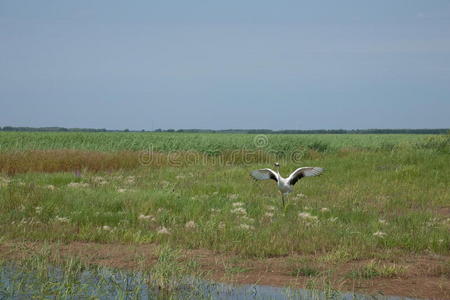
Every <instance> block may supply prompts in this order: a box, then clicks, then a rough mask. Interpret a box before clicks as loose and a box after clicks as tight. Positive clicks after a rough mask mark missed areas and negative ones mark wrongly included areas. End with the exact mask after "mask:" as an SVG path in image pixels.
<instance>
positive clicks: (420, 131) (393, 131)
mask: <svg viewBox="0 0 450 300" xmlns="http://www.w3.org/2000/svg"><path fill="white" fill-rule="evenodd" d="M0 131H30V132H34V131H39V132H190V133H248V134H447V133H449V132H450V129H449V128H435V129H428V128H423V129H376V128H375V129H313V130H297V129H285V130H271V129H223V130H212V129H161V128H158V129H156V130H144V129H142V130H130V129H123V130H110V129H105V128H100V129H99V128H65V127H15V126H4V127H0Z"/></svg>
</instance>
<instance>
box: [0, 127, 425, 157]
mask: <svg viewBox="0 0 450 300" xmlns="http://www.w3.org/2000/svg"><path fill="white" fill-rule="evenodd" d="M425 137H430V136H429V135H419V134H417V135H416V134H385V135H378V134H301V135H300V134H292V135H283V134H270V135H253V134H225V133H154V132H141V133H138V132H108V133H98V132H95V133H88V132H0V151H24V150H54V149H74V150H95V151H126V150H131V151H141V150H149V149H150V150H153V151H162V152H172V151H200V152H205V153H211V154H214V153H217V152H221V151H225V150H236V149H247V150H255V149H259V150H261V149H263V150H265V151H273V152H285V153H291V152H293V151H297V150H299V149H313V150H316V151H318V152H325V151H335V150H338V149H342V148H358V149H372V150H375V149H392V148H393V147H395V146H399V145H404V144H408V143H420V142H422V141H423V139H424V138H425Z"/></svg>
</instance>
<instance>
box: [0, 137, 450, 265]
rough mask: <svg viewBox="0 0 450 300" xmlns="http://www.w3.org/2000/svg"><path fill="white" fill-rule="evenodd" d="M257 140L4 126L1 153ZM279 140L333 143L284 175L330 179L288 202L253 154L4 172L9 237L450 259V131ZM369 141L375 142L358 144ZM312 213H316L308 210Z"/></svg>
mask: <svg viewBox="0 0 450 300" xmlns="http://www.w3.org/2000/svg"><path fill="white" fill-rule="evenodd" d="M253 138H254V137H253V136H251V135H235V134H230V135H225V134H166V133H164V134H156V133H79V134H78V133H0V141H1V145H2V148H1V149H2V150H4V151H6V150H8V151H9V152H11V151H12V150H15V151H22V150H26V149H38V148H39V149H56V148H58V149H59V148H74V149H75V148H76V149H95V150H108V151H113V150H119V149H139V148H140V147H142V146H143V145H145V144H146V143H147V142H154V143H155V144H158V145H159V146H158V147H159V148H161V149H166V150H169V149H171V147H173V148H174V149H175V150H179V149H188V148H189V147H197V148H196V149H199V150H202V151H207V149H208V147H210V146H211V145H217V146H218V148H219V149H220V148H221V149H232V148H243V147H245V145H247V144H251V143H252V140H253ZM268 138H269V144H268V145H269V146H270V145H272V144H273V145H274V147H278V149H282V148H283V147H285V148H286V149H294V148H295V147H298V146H299V145H302V143H306V144H308V143H311V142H312V141H316V142H317V141H319V142H321V143H326V144H327V145H329V146H327V147H329V148H327V150H324V151H323V152H318V151H313V152H311V154H310V155H307V156H304V157H301V158H300V159H299V160H293V159H292V158H291V157H289V156H288V157H286V156H285V157H280V160H281V163H282V170H281V172H282V174H284V175H287V174H288V173H289V172H291V171H292V170H294V169H295V168H296V167H299V166H321V167H324V168H325V169H326V172H325V173H324V174H323V176H320V177H314V178H305V179H302V180H301V181H299V183H297V185H296V187H295V191H294V193H292V194H291V195H290V197H289V201H288V205H287V206H286V207H285V208H283V207H281V201H280V195H279V194H278V191H277V189H276V186H275V184H274V182H272V181H267V182H254V181H253V180H251V179H250V177H249V172H250V171H251V170H253V169H256V168H261V167H270V165H268V163H267V162H258V160H257V159H254V160H250V161H248V162H247V161H246V160H245V159H244V158H245V157H244V158H242V155H241V157H240V158H239V159H238V160H233V159H230V160H228V161H226V160H225V161H221V160H215V159H207V160H200V161H195V160H194V161H191V162H189V163H181V164H174V163H170V162H169V163H166V164H162V165H160V166H158V167H153V166H145V165H144V166H142V165H141V166H139V165H138V166H135V167H133V168H131V169H127V170H120V169H119V170H109V171H101V170H100V171H97V172H93V171H88V170H84V171H83V168H80V169H81V170H82V172H81V176H77V175H76V174H75V173H73V172H55V173H32V172H28V173H22V174H16V175H14V176H7V175H6V174H3V175H1V176H0V240H2V241H8V240H30V241H64V242H68V241H91V242H101V243H117V242H121V243H133V244H136V243H137V244H139V243H153V242H155V243H159V244H162V245H170V246H176V247H182V248H206V249H212V250H215V251H219V252H228V253H236V254H239V255H243V256H252V257H271V256H283V255H289V254H294V253H298V254H321V255H322V260H323V261H324V262H333V263H334V262H339V261H348V260H352V259H358V258H374V257H376V256H377V255H378V254H377V253H380V252H383V251H385V250H391V249H392V250H394V249H395V250H398V251H401V252H404V253H408V254H409V253H430V252H431V253H437V254H444V255H448V254H449V252H450V237H449V235H448V232H449V229H450V220H449V216H447V215H443V214H441V213H439V211H440V209H442V208H445V207H449V205H450V191H449V189H448V182H449V179H450V169H449V168H448V165H449V162H450V156H449V154H448V152H446V150H445V149H446V148H445V147H446V145H447V144H446V143H447V140H446V138H447V137H445V136H438V137H436V136H434V137H433V136H431V137H426V138H425V139H424V138H423V137H420V136H406V135H405V136H403V135H395V136H394V135H388V136H380V135H365V136H363V135H317V136H313V135H310V136H300V135H288V136H282V135H273V136H272V135H270V136H268ZM14 140H15V142H14ZM133 141H134V142H133ZM372 144H373V145H372ZM358 145H359V146H361V147H366V149H365V150H361V149H360V150H354V149H353V148H352V147H355V146H358ZM386 145H392V146H389V147H386ZM269 146H268V147H269ZM331 149H340V150H335V151H334V150H333V151H332V150H331ZM442 149H444V150H442ZM8 151H7V152H8ZM192 153H194V154H195V153H196V152H192ZM266 158H267V157H266ZM81 162H82V161H81ZM32 163H39V161H32ZM0 167H1V166H0ZM81 167H82V166H81ZM0 169H1V168H0ZM236 202H240V203H241V204H236ZM239 207H240V208H239ZM324 208H326V209H324ZM302 212H307V213H309V214H311V215H312V216H315V217H316V220H315V221H311V220H307V219H304V218H301V217H299V213H302Z"/></svg>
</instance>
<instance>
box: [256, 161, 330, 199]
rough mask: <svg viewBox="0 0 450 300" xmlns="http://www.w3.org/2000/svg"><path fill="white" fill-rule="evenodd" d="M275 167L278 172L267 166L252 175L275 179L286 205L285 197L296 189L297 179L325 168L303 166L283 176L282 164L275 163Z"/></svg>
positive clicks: (262, 178) (258, 178)
mask: <svg viewBox="0 0 450 300" xmlns="http://www.w3.org/2000/svg"><path fill="white" fill-rule="evenodd" d="M275 167H276V168H277V171H276V172H275V171H274V170H272V169H268V168H266V169H259V170H254V171H252V173H251V175H252V176H253V178H255V179H257V180H266V179H273V180H275V181H276V182H277V185H278V189H279V190H280V192H281V201H282V202H283V206H284V197H285V196H286V195H287V194H289V193H290V192H292V190H293V189H294V184H296V183H297V181H299V180H300V179H302V178H303V177H309V176H317V175H320V174H321V173H322V172H323V170H324V169H323V168H319V167H302V168H298V169H297V170H295V171H294V172H292V173H291V175H289V177H288V178H283V177H282V176H281V175H280V164H279V163H275Z"/></svg>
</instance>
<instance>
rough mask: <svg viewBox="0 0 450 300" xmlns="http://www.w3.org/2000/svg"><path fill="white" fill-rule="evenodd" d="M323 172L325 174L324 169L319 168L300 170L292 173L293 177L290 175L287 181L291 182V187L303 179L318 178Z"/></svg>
mask: <svg viewBox="0 0 450 300" xmlns="http://www.w3.org/2000/svg"><path fill="white" fill-rule="evenodd" d="M322 172H323V168H319V167H303V168H298V169H297V170H295V171H294V172H292V174H291V175H289V177H288V179H287V181H288V182H289V184H290V185H294V184H296V183H297V181H299V180H300V179H302V178H303V177H308V176H317V175H320V174H321V173H322Z"/></svg>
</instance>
